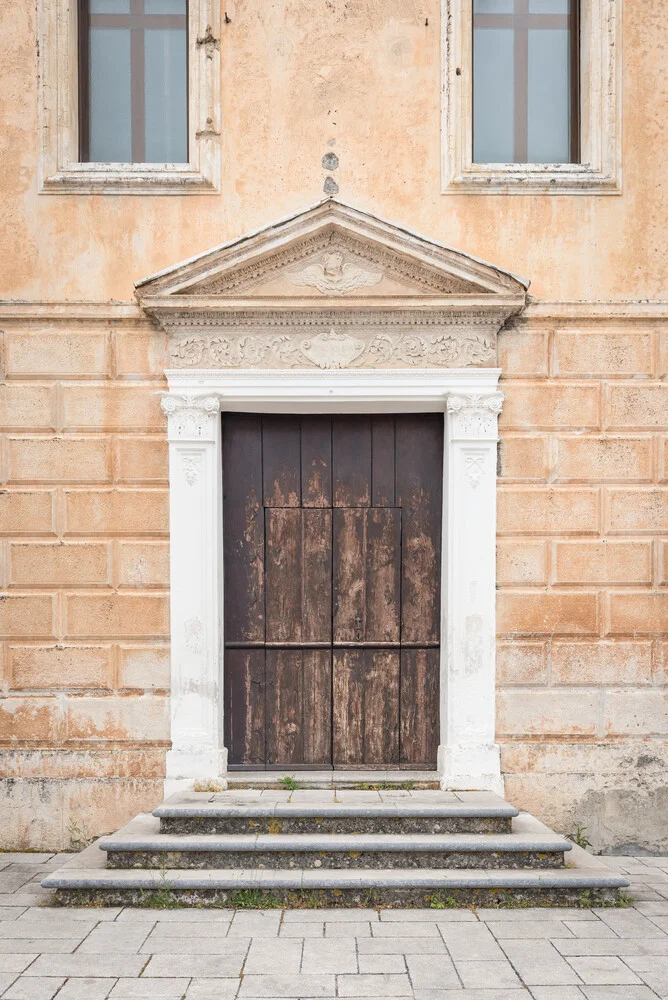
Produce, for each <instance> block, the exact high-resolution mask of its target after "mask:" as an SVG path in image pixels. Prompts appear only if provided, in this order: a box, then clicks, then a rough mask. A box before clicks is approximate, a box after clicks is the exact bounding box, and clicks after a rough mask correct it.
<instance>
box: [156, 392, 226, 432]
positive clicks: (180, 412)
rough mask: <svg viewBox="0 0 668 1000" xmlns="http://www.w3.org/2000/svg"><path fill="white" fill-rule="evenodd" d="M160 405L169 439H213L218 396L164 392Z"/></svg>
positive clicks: (218, 401) (217, 412)
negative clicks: (165, 418) (165, 416)
mask: <svg viewBox="0 0 668 1000" xmlns="http://www.w3.org/2000/svg"><path fill="white" fill-rule="evenodd" d="M160 405H161V407H162V410H163V412H164V413H166V414H167V436H168V438H169V440H170V441H214V440H215V432H216V427H215V423H216V420H217V419H218V415H219V413H220V399H219V397H218V396H215V395H212V394H211V393H209V394H208V395H202V396H194V395H190V394H183V393H173V392H170V393H164V394H163V396H162V398H161V400H160Z"/></svg>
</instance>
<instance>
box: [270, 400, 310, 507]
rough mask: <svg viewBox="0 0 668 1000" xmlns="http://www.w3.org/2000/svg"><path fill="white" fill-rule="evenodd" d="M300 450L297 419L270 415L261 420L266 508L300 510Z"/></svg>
mask: <svg viewBox="0 0 668 1000" xmlns="http://www.w3.org/2000/svg"><path fill="white" fill-rule="evenodd" d="M300 448H301V445H300V423H299V417H293V416H284V415H283V414H279V415H274V414H270V415H267V416H264V417H263V418H262V462H263V496H264V505H265V507H299V505H300V503H301V454H300Z"/></svg>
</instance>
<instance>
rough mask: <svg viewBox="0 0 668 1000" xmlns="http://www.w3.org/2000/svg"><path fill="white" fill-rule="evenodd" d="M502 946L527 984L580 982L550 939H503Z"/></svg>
mask: <svg viewBox="0 0 668 1000" xmlns="http://www.w3.org/2000/svg"><path fill="white" fill-rule="evenodd" d="M501 947H502V948H503V950H504V951H505V953H506V955H507V957H508V958H509V959H510V961H511V962H512V964H513V966H514V968H515V970H516V972H517V973H518V975H519V976H520V978H521V979H522V980H523V982H524V983H525V984H526V985H527V986H570V985H571V984H574V985H575V984H577V983H579V982H580V980H579V978H578V976H577V974H576V973H575V972H574V971H573V969H572V968H571V967H570V965H569V964H568V963H567V962H566V961H565V959H563V958H562V957H561V955H560V954H559V952H558V951H557V950H556V948H555V947H554V946H553V945H552V943H551V942H550V941H538V940H536V939H535V938H531V939H529V940H523V941H503V942H502V943H501Z"/></svg>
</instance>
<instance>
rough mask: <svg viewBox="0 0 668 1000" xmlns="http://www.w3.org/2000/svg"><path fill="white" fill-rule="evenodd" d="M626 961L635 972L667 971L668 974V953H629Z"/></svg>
mask: <svg viewBox="0 0 668 1000" xmlns="http://www.w3.org/2000/svg"><path fill="white" fill-rule="evenodd" d="M624 961H625V962H626V964H627V965H628V967H629V968H630V969H633V971H634V972H665V973H666V975H668V955H663V956H655V955H629V956H628V957H625V959H624Z"/></svg>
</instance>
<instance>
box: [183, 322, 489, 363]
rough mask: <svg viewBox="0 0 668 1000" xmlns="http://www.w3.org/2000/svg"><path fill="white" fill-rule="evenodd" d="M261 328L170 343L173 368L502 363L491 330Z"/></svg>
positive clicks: (190, 337)
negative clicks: (309, 333) (283, 330)
mask: <svg viewBox="0 0 668 1000" xmlns="http://www.w3.org/2000/svg"><path fill="white" fill-rule="evenodd" d="M304 332H305V331H303V330H299V331H298V332H297V333H293V332H290V333H287V332H286V333H278V332H276V331H273V332H259V333H247V334H246V333H243V332H242V333H239V334H236V335H235V334H232V333H230V334H225V335H221V336H209V337H207V336H189V337H183V338H182V339H179V340H175V342H173V343H172V345H171V347H170V365H171V367H172V368H177V369H178V368H185V369H188V368H321V369H328V368H406V367H409V368H410V367H416V368H425V367H426V368H429V367H432V366H433V367H439V368H462V367H466V366H469V365H472V366H482V365H486V366H491V365H494V364H495V362H496V337H495V336H494V334H493V333H491V332H490V331H485V330H477V329H475V328H474V329H472V330H461V329H457V328H450V329H447V328H446V329H445V330H440V331H437V332H432V331H429V332H427V331H423V330H421V331H420V332H402V331H401V330H396V329H391V328H387V327H386V328H384V329H383V332H376V331H366V330H361V331H356V332H355V333H348V332H345V331H341V330H337V329H336V328H334V327H333V328H331V329H330V330H328V331H327V332H314V335H313V336H310V337H304Z"/></svg>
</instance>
